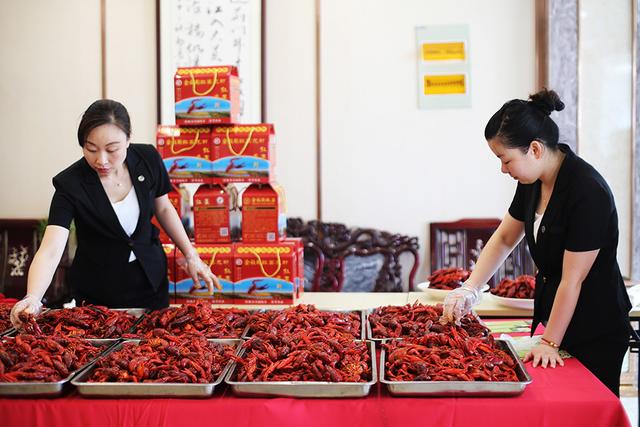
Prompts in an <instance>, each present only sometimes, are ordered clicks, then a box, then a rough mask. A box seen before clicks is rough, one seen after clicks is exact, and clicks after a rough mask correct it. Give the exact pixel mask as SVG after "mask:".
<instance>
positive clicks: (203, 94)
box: [174, 66, 240, 125]
mask: <svg viewBox="0 0 640 427" xmlns="http://www.w3.org/2000/svg"><path fill="white" fill-rule="evenodd" d="M174 89H175V113H176V123H177V124H179V125H204V124H215V123H237V122H238V121H239V116H240V80H239V78H238V69H237V68H236V67H234V66H220V67H183V68H178V70H177V71H176V74H175V77H174Z"/></svg>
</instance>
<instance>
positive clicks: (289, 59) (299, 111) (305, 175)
mask: <svg viewBox="0 0 640 427" xmlns="http://www.w3.org/2000/svg"><path fill="white" fill-rule="evenodd" d="M266 29H267V31H266V40H265V49H266V80H265V92H266V95H265V96H266V100H267V106H266V120H267V121H268V122H271V123H274V124H275V129H276V175H277V179H278V181H279V182H280V184H282V186H283V187H284V189H285V193H286V197H287V205H288V209H289V214H290V216H301V217H303V218H306V219H313V218H316V212H317V204H316V95H315V93H316V88H315V82H316V65H315V43H316V34H315V2H314V0H278V1H268V2H267V6H266Z"/></svg>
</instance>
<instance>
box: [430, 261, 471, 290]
mask: <svg viewBox="0 0 640 427" xmlns="http://www.w3.org/2000/svg"><path fill="white" fill-rule="evenodd" d="M470 275H471V272H470V271H467V270H465V269H463V268H457V267H452V268H442V269H440V270H436V271H434V272H433V273H431V275H430V276H429V277H427V280H428V281H429V288H432V289H443V290H447V291H450V290H451V289H455V288H459V287H460V286H462V284H463V283H464V281H465V280H467V279H468V278H469V276H470Z"/></svg>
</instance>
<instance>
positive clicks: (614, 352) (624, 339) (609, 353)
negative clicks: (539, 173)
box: [567, 331, 629, 397]
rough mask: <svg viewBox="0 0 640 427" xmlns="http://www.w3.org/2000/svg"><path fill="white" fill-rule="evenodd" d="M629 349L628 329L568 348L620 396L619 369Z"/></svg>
mask: <svg viewBox="0 0 640 427" xmlns="http://www.w3.org/2000/svg"><path fill="white" fill-rule="evenodd" d="M628 349H629V333H628V331H619V332H618V333H615V334H612V335H606V336H602V337H599V338H597V339H595V340H593V341H589V342H587V343H584V344H579V345H576V346H572V347H571V348H568V349H567V351H568V352H569V353H570V354H571V355H572V356H573V357H575V358H576V359H578V360H579V361H580V362H581V363H582V364H583V365H584V366H585V367H586V368H587V369H588V370H589V371H591V373H593V375H595V376H596V377H597V378H598V379H599V380H600V381H601V382H602V383H603V384H604V385H605V386H607V388H608V389H609V390H611V391H612V392H613V394H615V395H616V396H618V397H619V396H620V371H621V369H622V362H623V360H624V355H625V354H626V352H627V350H628Z"/></svg>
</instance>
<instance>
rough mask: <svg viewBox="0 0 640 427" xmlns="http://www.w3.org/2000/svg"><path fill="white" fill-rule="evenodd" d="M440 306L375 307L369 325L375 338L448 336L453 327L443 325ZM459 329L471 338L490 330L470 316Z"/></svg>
mask: <svg viewBox="0 0 640 427" xmlns="http://www.w3.org/2000/svg"><path fill="white" fill-rule="evenodd" d="M442 311H443V307H442V304H437V305H425V304H421V303H419V302H417V301H416V302H415V303H413V304H406V305H403V306H393V305H389V306H384V307H378V308H376V309H375V310H373V312H372V313H371V314H369V323H370V324H371V331H372V332H373V337H374V338H401V337H420V336H423V335H426V334H428V333H430V332H437V333H448V332H449V331H450V330H451V329H452V328H454V326H455V325H452V324H447V325H442V324H441V323H440V322H439V319H440V317H441V316H442ZM460 324H461V327H462V329H464V330H466V331H467V332H468V334H469V335H471V336H474V337H486V336H487V335H489V329H488V328H487V327H485V326H484V325H482V324H481V323H480V322H479V320H478V318H477V317H475V316H474V315H473V314H467V315H465V316H464V317H463V318H462V319H461V320H460Z"/></svg>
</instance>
